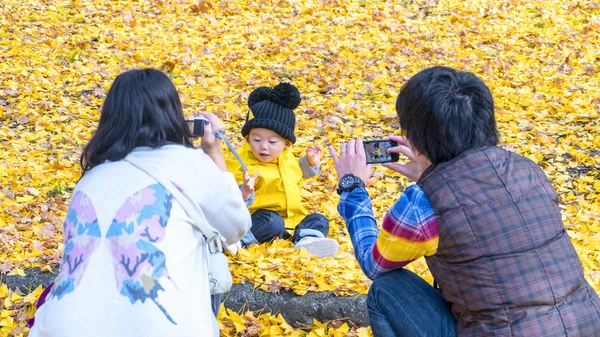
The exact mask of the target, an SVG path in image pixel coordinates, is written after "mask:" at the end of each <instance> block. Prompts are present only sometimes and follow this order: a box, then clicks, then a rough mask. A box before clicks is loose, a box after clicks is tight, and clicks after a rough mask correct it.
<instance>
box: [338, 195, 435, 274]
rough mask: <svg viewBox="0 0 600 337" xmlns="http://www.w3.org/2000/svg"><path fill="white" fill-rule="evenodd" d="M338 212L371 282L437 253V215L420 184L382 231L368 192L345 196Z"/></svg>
mask: <svg viewBox="0 0 600 337" xmlns="http://www.w3.org/2000/svg"><path fill="white" fill-rule="evenodd" d="M338 211H339V212H340V215H341V216H342V218H344V220H345V221H346V226H347V227H348V232H349V233H350V237H351V240H352V244H353V246H354V251H355V255H356V258H357V260H358V263H359V264H360V266H361V268H362V270H363V272H364V273H365V275H367V276H368V277H369V278H371V279H375V278H377V276H379V275H381V274H383V273H385V272H388V271H390V270H393V269H396V268H402V267H404V266H405V265H407V264H408V263H410V262H412V261H414V260H416V259H418V258H420V257H422V256H431V255H433V254H435V252H436V251H437V247H438V236H439V234H438V226H437V220H436V217H435V213H434V211H433V208H432V207H431V204H430V203H429V199H427V196H426V195H425V193H423V191H422V190H421V188H420V187H419V186H418V185H416V184H415V185H412V186H410V187H408V188H407V189H406V191H405V192H404V193H403V194H402V195H401V196H400V199H399V200H398V201H396V203H395V204H394V205H393V206H392V208H391V209H390V211H389V212H388V213H387V214H386V216H385V218H384V220H383V224H382V228H381V231H379V230H378V229H377V223H376V221H375V218H374V217H373V210H372V206H371V199H370V198H369V195H368V193H367V191H366V189H364V188H363V189H355V190H354V191H352V192H349V193H342V197H341V199H340V204H339V205H338Z"/></svg>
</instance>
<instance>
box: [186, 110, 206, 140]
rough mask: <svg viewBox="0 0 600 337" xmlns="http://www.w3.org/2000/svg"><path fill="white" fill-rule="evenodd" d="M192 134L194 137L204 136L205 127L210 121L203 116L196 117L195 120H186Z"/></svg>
mask: <svg viewBox="0 0 600 337" xmlns="http://www.w3.org/2000/svg"><path fill="white" fill-rule="evenodd" d="M186 122H187V125H188V128H189V129H190V133H191V134H192V136H194V137H203V136H204V126H205V125H207V124H208V123H209V121H208V119H207V118H206V117H204V116H202V115H200V116H196V118H194V119H193V120H186Z"/></svg>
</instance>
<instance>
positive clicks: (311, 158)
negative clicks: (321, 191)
mask: <svg viewBox="0 0 600 337" xmlns="http://www.w3.org/2000/svg"><path fill="white" fill-rule="evenodd" d="M322 151H323V150H321V147H320V146H318V145H311V146H309V147H307V148H306V157H307V158H308V163H309V164H310V166H312V167H317V166H319V164H321V152H322Z"/></svg>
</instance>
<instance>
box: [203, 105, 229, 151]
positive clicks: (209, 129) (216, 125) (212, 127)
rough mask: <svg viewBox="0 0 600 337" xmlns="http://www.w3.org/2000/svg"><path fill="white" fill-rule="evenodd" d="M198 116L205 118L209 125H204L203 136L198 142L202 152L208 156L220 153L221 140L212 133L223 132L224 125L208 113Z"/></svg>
mask: <svg viewBox="0 0 600 337" xmlns="http://www.w3.org/2000/svg"><path fill="white" fill-rule="evenodd" d="M200 115H202V116H204V117H206V119H208V121H209V123H208V124H206V125H204V136H203V137H202V141H201V142H200V146H201V147H202V150H204V152H206V154H208V155H209V156H210V155H212V154H215V153H221V139H220V138H218V137H215V135H214V134H213V132H225V124H223V123H222V122H221V120H219V117H217V116H215V115H213V114H211V113H208V112H201V113H200Z"/></svg>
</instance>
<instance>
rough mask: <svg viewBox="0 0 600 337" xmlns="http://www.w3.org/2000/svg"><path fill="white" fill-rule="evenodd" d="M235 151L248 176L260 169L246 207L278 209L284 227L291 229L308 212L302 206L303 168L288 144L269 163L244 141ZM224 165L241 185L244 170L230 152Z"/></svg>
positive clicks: (254, 209)
mask: <svg viewBox="0 0 600 337" xmlns="http://www.w3.org/2000/svg"><path fill="white" fill-rule="evenodd" d="M237 152H238V154H239V155H240V157H241V158H242V160H243V161H244V163H245V164H246V166H247V167H248V173H249V174H250V176H252V175H253V174H255V173H256V171H259V172H260V173H259V175H258V178H256V182H255V184H254V197H255V200H254V203H252V205H250V206H248V210H250V213H254V212H255V211H257V210H259V209H265V210H270V211H274V212H277V213H279V215H281V217H282V218H283V220H284V221H285V228H286V229H294V228H295V227H296V225H298V224H299V223H300V221H302V220H303V219H304V217H306V215H307V214H308V212H307V211H306V210H305V209H304V207H302V204H301V197H300V182H301V181H302V179H303V177H302V169H301V168H300V164H299V162H298V158H296V156H294V154H293V153H292V151H291V147H288V148H287V149H285V150H283V152H282V153H281V155H280V156H279V158H277V160H276V161H272V162H270V163H263V162H261V161H260V160H258V159H257V158H256V157H255V156H254V155H253V154H252V151H251V150H250V145H249V144H247V143H246V144H244V145H243V146H241V147H240V148H239V149H238V150H237ZM226 164H227V169H228V170H229V172H231V173H233V175H234V176H235V180H236V181H237V183H238V184H243V183H244V171H243V170H242V166H241V165H240V163H239V162H238V161H237V160H236V159H235V157H234V156H233V155H229V156H228V157H227V159H226Z"/></svg>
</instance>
